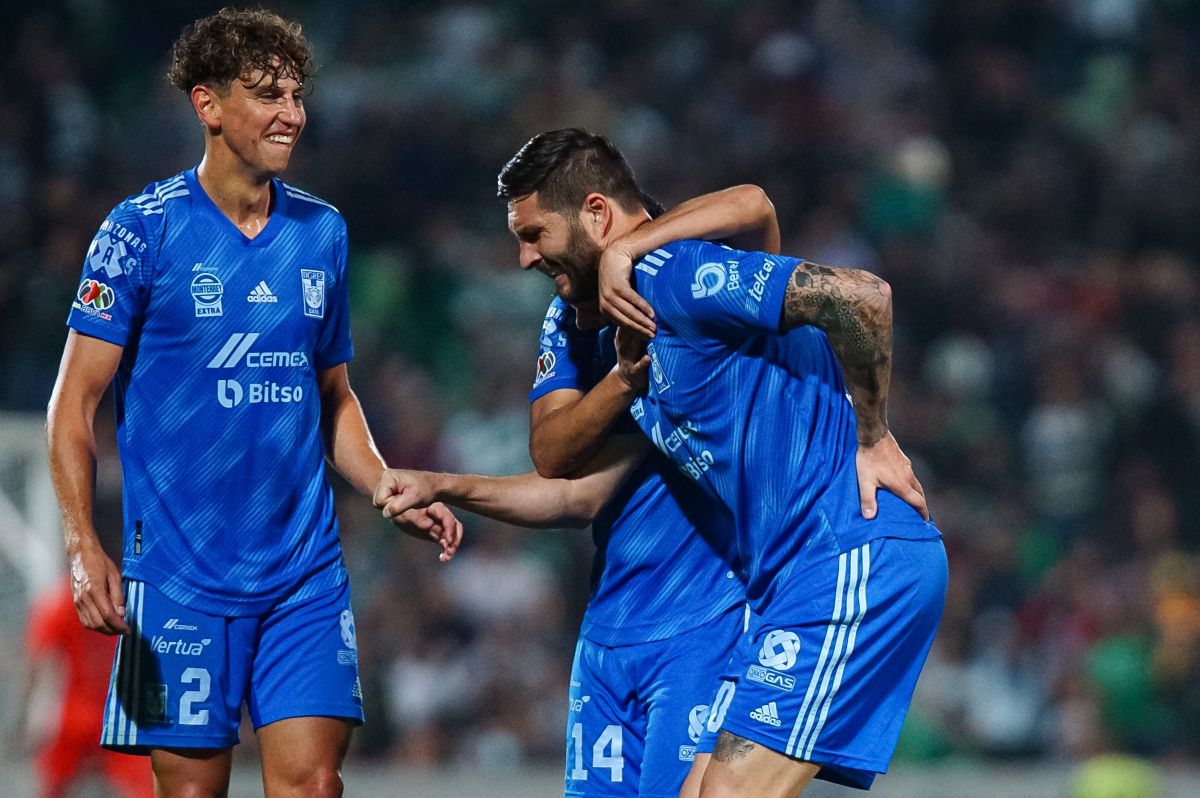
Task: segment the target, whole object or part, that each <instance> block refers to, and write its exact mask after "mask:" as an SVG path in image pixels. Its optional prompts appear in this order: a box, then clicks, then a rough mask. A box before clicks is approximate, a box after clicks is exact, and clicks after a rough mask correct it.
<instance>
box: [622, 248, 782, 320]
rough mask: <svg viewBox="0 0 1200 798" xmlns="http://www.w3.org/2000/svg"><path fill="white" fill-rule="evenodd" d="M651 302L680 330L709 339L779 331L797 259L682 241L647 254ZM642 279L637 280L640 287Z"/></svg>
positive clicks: (658, 311) (644, 263) (644, 279)
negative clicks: (651, 261)
mask: <svg viewBox="0 0 1200 798" xmlns="http://www.w3.org/2000/svg"><path fill="white" fill-rule="evenodd" d="M652 254H653V255H654V256H655V257H656V259H657V260H659V261H660V262H661V265H658V266H654V265H650V268H651V269H653V273H651V272H649V271H647V269H646V268H644V267H645V266H646V265H648V261H643V262H642V263H641V264H639V270H640V271H641V272H643V274H644V275H648V276H649V278H650V279H649V282H651V283H652V288H651V292H652V297H653V298H652V300H651V304H652V305H654V307H655V310H656V312H657V313H659V314H660V315H662V316H663V317H664V318H666V319H668V320H669V321H671V322H672V324H673V325H674V326H675V327H677V328H680V329H688V328H690V329H691V330H693V331H695V332H697V333H700V334H702V335H707V336H712V337H721V338H726V337H730V336H733V337H736V336H749V335H757V334H759V333H764V332H765V333H775V332H779V319H780V316H781V313H782V309H783V297H784V293H785V292H786V291H787V283H788V279H789V278H790V277H791V274H792V272H793V271H794V270H795V268H796V266H797V264H799V263H802V262H803V261H801V260H800V259H798V258H791V257H786V256H781V255H769V254H767V253H765V252H747V251H743V250H737V249H730V248H729V247H724V246H720V245H718V244H711V243H708V242H703V241H685V242H679V243H677V244H674V245H672V246H671V247H668V248H666V249H664V250H659V251H658V252H656V253H652ZM646 281H647V280H646V278H645V277H642V278H639V284H644V283H645V282H646Z"/></svg>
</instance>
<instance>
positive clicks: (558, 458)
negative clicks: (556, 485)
mask: <svg viewBox="0 0 1200 798" xmlns="http://www.w3.org/2000/svg"><path fill="white" fill-rule="evenodd" d="M529 458H530V459H531V460H533V467H534V469H535V470H536V471H537V472H538V476H540V477H545V478H546V479H562V478H564V477H566V476H567V475H569V474H570V473H571V471H572V470H573V469H574V467H575V464H574V463H573V462H571V458H569V457H567V456H566V455H565V454H564V453H562V452H560V451H557V450H556V449H555V448H554V447H553V446H550V445H548V444H546V443H543V442H542V440H541V439H540V437H538V436H536V435H535V436H533V437H532V438H531V439H530V441H529Z"/></svg>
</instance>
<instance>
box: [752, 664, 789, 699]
mask: <svg viewBox="0 0 1200 798" xmlns="http://www.w3.org/2000/svg"><path fill="white" fill-rule="evenodd" d="M746 679H747V680H748V681H751V682H758V683H759V684H765V685H766V686H767V687H774V688H775V689H776V690H783V691H784V692H787V693H790V692H791V691H792V690H794V689H795V688H796V677H795V676H789V675H788V674H786V673H780V672H779V671H773V670H771V669H770V668H763V667H761V666H759V665H751V666H750V669H749V670H747V671H746Z"/></svg>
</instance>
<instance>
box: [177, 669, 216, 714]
mask: <svg viewBox="0 0 1200 798" xmlns="http://www.w3.org/2000/svg"><path fill="white" fill-rule="evenodd" d="M179 680H180V681H181V682H183V683H184V684H196V689H195V690H188V691H187V692H186V693H184V694H183V695H181V696H179V722H180V723H181V724H183V725H184V726H204V725H205V724H207V723H208V710H207V709H202V710H200V711H199V712H195V711H193V709H192V706H193V705H195V704H199V703H200V702H201V701H205V700H207V699H208V691H209V689H210V687H211V684H210V682H211V680H210V678H209V675H208V671H207V670H205V669H204V668H188V669H187V670H185V671H184V672H183V676H181V677H180V679H179ZM197 682H199V684H197Z"/></svg>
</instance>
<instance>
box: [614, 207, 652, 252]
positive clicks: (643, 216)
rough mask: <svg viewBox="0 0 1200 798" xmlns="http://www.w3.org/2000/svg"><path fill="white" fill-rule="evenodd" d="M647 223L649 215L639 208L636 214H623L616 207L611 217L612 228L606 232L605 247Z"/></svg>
mask: <svg viewBox="0 0 1200 798" xmlns="http://www.w3.org/2000/svg"><path fill="white" fill-rule="evenodd" d="M649 222H650V214H649V213H648V212H647V211H646V210H644V209H642V208H639V209H638V210H637V212H636V213H625V211H623V210H621V209H620V207H619V206H617V208H616V210H615V211H614V213H613V216H612V227H610V228H609V230H608V237H607V238H608V241H606V242H605V246H607V245H608V243H609V242H612V241H617V240H619V239H622V238H624V237H625V236H627V235H629V234H630V233H632V232H633V231H634V230H636V229H638V228H639V227H641V226H642V225H644V224H647V223H649Z"/></svg>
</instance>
